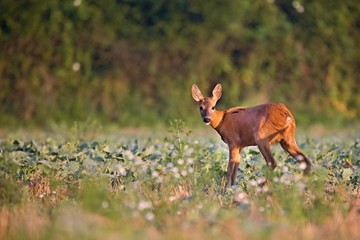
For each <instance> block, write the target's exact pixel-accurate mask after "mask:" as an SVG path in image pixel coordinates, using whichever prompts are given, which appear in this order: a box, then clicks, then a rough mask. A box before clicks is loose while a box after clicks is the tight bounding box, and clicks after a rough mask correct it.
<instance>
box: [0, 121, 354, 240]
mask: <svg viewBox="0 0 360 240" xmlns="http://www.w3.org/2000/svg"><path fill="white" fill-rule="evenodd" d="M212 131H213V130H212V129H210V128H206V129H205V127H204V130H201V131H194V132H191V131H190V130H189V129H188V128H187V127H186V126H185V125H184V123H183V122H182V121H179V120H175V121H172V122H171V123H170V125H169V130H168V131H155V132H156V134H154V133H153V132H152V131H151V130H146V131H143V132H140V131H134V132H132V131H109V130H102V129H92V128H91V127H83V126H79V125H77V124H75V125H74V126H73V127H72V128H71V129H69V130H68V131H64V130H63V131H48V132H43V131H40V132H36V131H33V132H30V131H29V132H27V131H20V132H13V133H10V132H7V133H3V134H2V139H1V142H0V239H279V238H281V239H360V231H359V226H360V188H359V186H360V170H359V168H360V139H359V135H358V133H356V132H353V133H345V134H344V133H342V134H337V135H336V134H332V135H322V136H312V135H311V134H310V133H309V132H304V133H301V132H300V134H299V135H298V136H297V139H298V143H299V145H300V147H301V149H302V150H303V152H304V154H306V155H307V156H308V157H309V159H311V161H312V164H313V169H312V171H311V173H310V174H309V175H303V174H302V171H301V170H300V169H299V166H298V164H297V163H296V162H295V160H294V159H292V158H291V157H290V156H289V155H288V154H287V153H285V152H284V151H283V150H281V149H280V148H279V147H273V148H272V150H273V153H274V157H275V159H276V160H277V163H278V167H277V168H276V169H275V171H274V172H270V171H269V170H268V168H267V167H266V165H265V161H264V159H263V158H262V156H261V155H260V154H259V151H258V149H257V148H247V149H246V150H245V151H244V152H243V154H242V162H241V164H240V169H239V174H238V178H237V184H236V185H235V186H234V187H232V188H227V189H224V187H223V186H224V184H225V178H224V176H225V171H226V165H227V148H226V145H225V144H224V143H222V142H221V140H220V138H219V137H218V136H216V135H215V134H214V135H212V134H211V133H212ZM210 132H211V133H210Z"/></svg>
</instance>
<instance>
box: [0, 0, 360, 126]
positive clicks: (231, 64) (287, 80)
mask: <svg viewBox="0 0 360 240" xmlns="http://www.w3.org/2000/svg"><path fill="white" fill-rule="evenodd" d="M0 9H1V14H0V116H1V117H0V124H1V126H8V125H16V124H24V123H27V124H34V125H46V124H48V123H49V122H55V123H59V122H65V123H66V122H73V121H74V120H76V121H83V120H87V119H96V120H98V121H100V122H104V123H111V122H114V123H118V124H120V125H121V126H139V125H147V126H152V125H154V124H157V123H160V124H161V123H167V121H168V120H169V119H172V118H181V119H184V120H185V121H187V122H189V123H195V121H197V122H200V117H199V113H198V109H197V105H196V104H195V102H194V100H193V99H192V98H191V94H190V87H191V85H192V84H193V83H196V84H198V86H199V87H200V88H201V89H202V90H203V92H204V95H207V94H210V92H211V90H212V88H213V87H214V85H215V84H216V83H217V82H221V83H222V84H223V91H224V94H223V98H222V99H221V102H220V104H219V105H220V106H219V107H218V108H219V109H221V108H226V107H232V106H236V105H252V104H259V103H262V102H266V101H281V102H284V103H285V104H286V105H288V106H289V107H290V109H291V110H292V111H293V112H294V115H295V116H296V118H297V119H298V121H300V122H301V124H304V125H306V124H310V123H314V122H324V123H340V124H343V123H347V122H352V121H356V120H357V119H359V116H360V94H359V92H360V87H359V85H360V48H359V47H360V46H359V45H360V31H359V29H360V4H359V3H358V2H357V1H354V0H342V1H340V0H316V1H313V0H299V1H291V0H230V1H221V0H206V1H205V0H191V1H190V0H171V1H167V0H138V1H131V0H101V1H95V0H75V1H74V0H47V1H43V0H31V1H28V0H19V1H12V0H1V1H0ZM159 119H161V120H159Z"/></svg>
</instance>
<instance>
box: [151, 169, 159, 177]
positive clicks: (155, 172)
mask: <svg viewBox="0 0 360 240" xmlns="http://www.w3.org/2000/svg"><path fill="white" fill-rule="evenodd" d="M151 176H152V177H154V178H156V177H158V176H159V172H158V171H153V172H152V173H151Z"/></svg>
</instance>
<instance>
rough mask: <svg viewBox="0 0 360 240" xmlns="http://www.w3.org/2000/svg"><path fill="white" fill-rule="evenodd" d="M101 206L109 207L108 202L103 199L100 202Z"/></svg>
mask: <svg viewBox="0 0 360 240" xmlns="http://www.w3.org/2000/svg"><path fill="white" fill-rule="evenodd" d="M101 206H102V207H103V208H108V207H109V203H108V202H107V201H103V202H102V203H101Z"/></svg>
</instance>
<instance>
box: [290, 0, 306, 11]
mask: <svg viewBox="0 0 360 240" xmlns="http://www.w3.org/2000/svg"><path fill="white" fill-rule="evenodd" d="M292 6H293V8H295V10H296V11H297V12H298V13H303V12H304V11H305V9H304V7H303V6H302V5H301V3H299V2H298V1H293V2H292Z"/></svg>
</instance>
